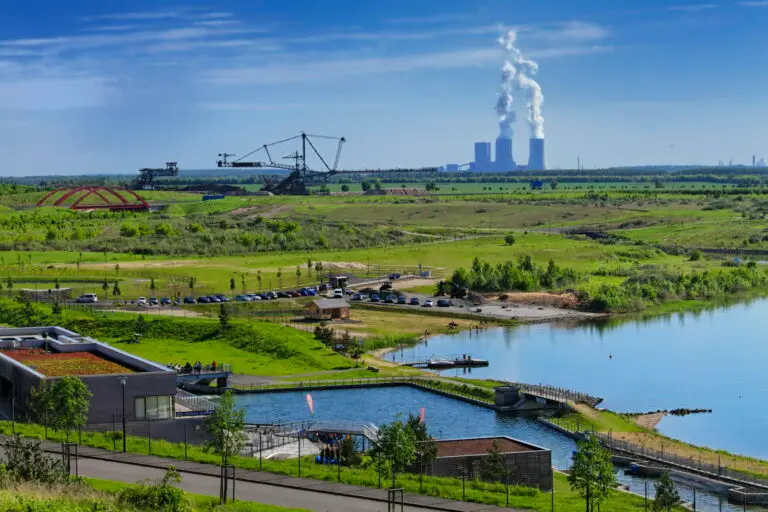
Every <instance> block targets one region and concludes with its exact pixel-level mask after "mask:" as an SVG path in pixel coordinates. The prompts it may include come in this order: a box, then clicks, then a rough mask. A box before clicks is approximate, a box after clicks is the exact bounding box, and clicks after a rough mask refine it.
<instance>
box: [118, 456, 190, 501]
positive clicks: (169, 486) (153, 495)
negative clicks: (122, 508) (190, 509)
mask: <svg viewBox="0 0 768 512" xmlns="http://www.w3.org/2000/svg"><path fill="white" fill-rule="evenodd" d="M180 482H181V475H179V472H178V471H177V470H176V468H175V467H174V466H168V470H167V471H166V472H165V475H164V476H163V478H162V479H161V480H160V481H157V482H154V483H149V482H144V483H141V484H138V485H135V486H132V487H127V488H125V489H123V490H122V491H121V492H120V496H119V498H118V501H119V502H120V503H121V504H123V505H128V506H131V507H135V508H137V509H140V510H156V511H163V512H182V511H184V510H186V509H187V504H186V502H185V501H184V493H183V492H182V490H181V489H179V488H178V487H175V486H174V484H178V483H180Z"/></svg>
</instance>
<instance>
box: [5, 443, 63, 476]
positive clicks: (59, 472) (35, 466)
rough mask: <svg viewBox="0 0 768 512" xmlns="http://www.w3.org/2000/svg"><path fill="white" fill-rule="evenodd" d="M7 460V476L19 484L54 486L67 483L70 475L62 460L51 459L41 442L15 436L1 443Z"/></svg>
mask: <svg viewBox="0 0 768 512" xmlns="http://www.w3.org/2000/svg"><path fill="white" fill-rule="evenodd" d="M0 446H2V448H3V451H4V452H5V458H4V461H3V463H4V464H5V470H6V475H7V476H8V478H10V479H12V480H14V481H17V482H40V483H45V484H53V483H60V482H65V481H66V480H67V479H68V478H69V475H68V474H67V472H66V471H65V469H64V465H63V464H62V462H61V460H55V459H53V458H52V457H49V456H48V455H47V454H46V453H45V451H43V448H42V446H41V441H33V440H27V439H25V438H24V436H20V435H15V436H11V437H9V438H7V439H6V440H5V441H3V442H2V443H0Z"/></svg>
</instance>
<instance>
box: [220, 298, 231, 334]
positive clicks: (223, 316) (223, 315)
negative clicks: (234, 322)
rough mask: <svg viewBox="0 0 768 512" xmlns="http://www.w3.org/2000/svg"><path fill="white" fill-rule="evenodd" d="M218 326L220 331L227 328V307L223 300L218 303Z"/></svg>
mask: <svg viewBox="0 0 768 512" xmlns="http://www.w3.org/2000/svg"><path fill="white" fill-rule="evenodd" d="M219 326H220V327H221V330H222V331H226V330H227V329H229V307H227V304H226V303H224V302H222V303H221V304H219Z"/></svg>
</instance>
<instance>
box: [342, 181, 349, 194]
mask: <svg viewBox="0 0 768 512" xmlns="http://www.w3.org/2000/svg"><path fill="white" fill-rule="evenodd" d="M341 191H342V192H349V185H347V184H346V183H345V184H343V185H342V186H341Z"/></svg>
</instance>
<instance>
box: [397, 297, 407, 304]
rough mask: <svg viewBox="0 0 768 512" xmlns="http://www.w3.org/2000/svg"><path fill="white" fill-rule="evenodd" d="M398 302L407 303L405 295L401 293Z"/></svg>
mask: <svg viewBox="0 0 768 512" xmlns="http://www.w3.org/2000/svg"><path fill="white" fill-rule="evenodd" d="M397 303H398V304H405V303H406V300H405V295H400V296H398V297H397Z"/></svg>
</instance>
